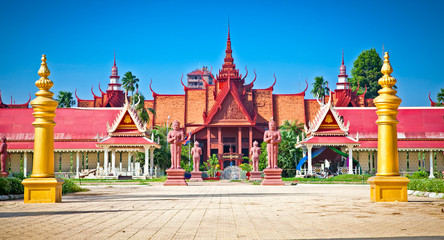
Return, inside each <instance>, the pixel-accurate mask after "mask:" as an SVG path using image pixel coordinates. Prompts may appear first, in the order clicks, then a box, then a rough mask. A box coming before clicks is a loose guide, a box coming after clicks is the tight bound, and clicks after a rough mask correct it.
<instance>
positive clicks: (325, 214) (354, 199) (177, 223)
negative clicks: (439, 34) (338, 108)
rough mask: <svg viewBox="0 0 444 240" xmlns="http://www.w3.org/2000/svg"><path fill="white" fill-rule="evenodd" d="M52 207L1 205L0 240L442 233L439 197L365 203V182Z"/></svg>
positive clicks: (108, 192) (217, 189)
mask: <svg viewBox="0 0 444 240" xmlns="http://www.w3.org/2000/svg"><path fill="white" fill-rule="evenodd" d="M88 188H90V189H91V191H89V192H83V193H76V194H70V195H65V196H63V203H59V204H24V203H23V200H16V201H6V202H0V232H1V234H0V239H31V238H33V239H309V238H312V239H313V238H320V239H325V238H353V239H356V238H372V237H384V238H388V237H396V236H398V237H399V236H416V237H418V236H419V237H421V236H422V237H424V238H425V237H426V236H429V237H430V236H434V237H431V238H430V239H437V236H444V200H440V199H431V198H422V197H414V196H409V201H410V202H408V203H371V202H370V201H369V194H370V193H369V186H368V185H327V184H325V185H324V184H323V185H320V184H311V185H303V184H300V185H297V186H279V187H263V186H259V185H250V184H244V183H223V182H221V183H219V182H209V183H191V185H190V186H188V187H164V186H162V185H161V183H153V185H152V186H146V185H145V186H144V185H136V186H134V185H114V186H106V185H103V186H90V187H88Z"/></svg>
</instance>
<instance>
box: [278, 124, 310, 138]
mask: <svg viewBox="0 0 444 240" xmlns="http://www.w3.org/2000/svg"><path fill="white" fill-rule="evenodd" d="M279 129H281V130H287V131H291V132H294V133H295V134H296V135H299V134H300V133H301V132H302V129H304V124H303V123H300V122H299V121H294V122H293V121H291V120H290V121H288V120H285V121H284V123H283V124H282V125H281V126H279Z"/></svg>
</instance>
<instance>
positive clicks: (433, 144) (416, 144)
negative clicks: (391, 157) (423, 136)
mask: <svg viewBox="0 0 444 240" xmlns="http://www.w3.org/2000/svg"><path fill="white" fill-rule="evenodd" d="M359 143H360V144H361V146H359V147H358V148H374V149H377V148H378V141H360V142H359ZM403 148H404V149H418V148H441V149H442V148H444V141H399V140H398V149H403Z"/></svg>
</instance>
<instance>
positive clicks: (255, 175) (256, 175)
mask: <svg viewBox="0 0 444 240" xmlns="http://www.w3.org/2000/svg"><path fill="white" fill-rule="evenodd" d="M250 174H251V175H250V181H262V171H251V172H250Z"/></svg>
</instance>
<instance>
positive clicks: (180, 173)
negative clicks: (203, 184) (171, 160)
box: [163, 169, 188, 186]
mask: <svg viewBox="0 0 444 240" xmlns="http://www.w3.org/2000/svg"><path fill="white" fill-rule="evenodd" d="M166 173H167V180H166V181H165V183H164V184H163V185H164V186H188V184H187V182H186V181H185V170H183V169H168V170H166Z"/></svg>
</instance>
